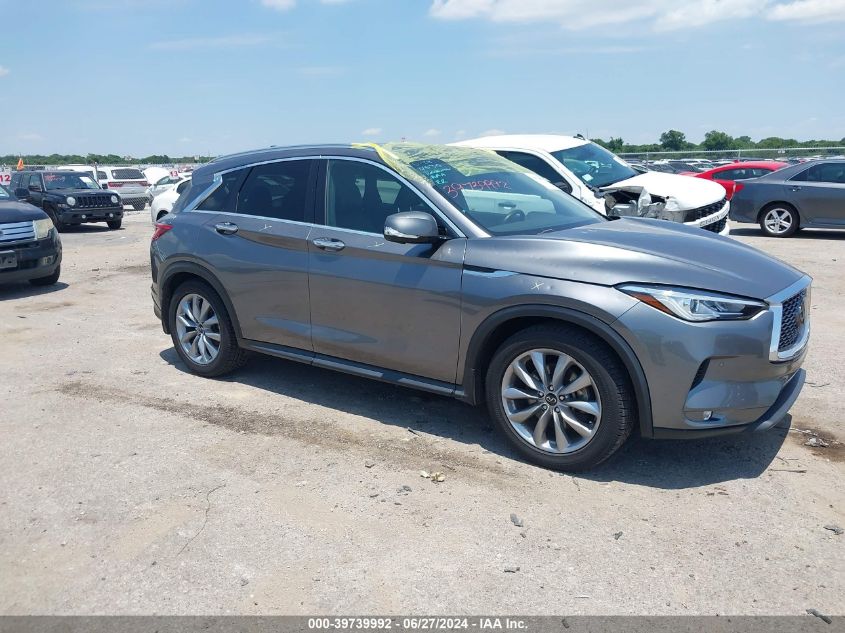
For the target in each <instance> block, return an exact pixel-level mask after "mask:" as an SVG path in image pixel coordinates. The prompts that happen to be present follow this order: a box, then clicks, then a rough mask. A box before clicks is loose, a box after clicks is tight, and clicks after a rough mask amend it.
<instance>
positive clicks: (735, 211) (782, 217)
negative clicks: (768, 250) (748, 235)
mask: <svg viewBox="0 0 845 633" xmlns="http://www.w3.org/2000/svg"><path fill="white" fill-rule="evenodd" d="M731 205H732V206H731V211H730V217H731V219H732V220H734V221H735V222H751V223H754V224H759V225H760V228H761V229H762V230H763V233H765V234H766V235H769V236H771V237H789V236H790V235H794V234H795V233H796V232H797V231H799V230H800V229H807V228H809V229H845V160H819V161H813V162H806V163H799V164H797V165H792V166H790V167H784V168H783V169H779V170H778V171H775V172H772V173H770V174H767V175H765V176H762V177H760V178H754V179H753V180H744V181H742V182H741V183H737V187H736V189H735V191H734V196H733V199H732V201H731Z"/></svg>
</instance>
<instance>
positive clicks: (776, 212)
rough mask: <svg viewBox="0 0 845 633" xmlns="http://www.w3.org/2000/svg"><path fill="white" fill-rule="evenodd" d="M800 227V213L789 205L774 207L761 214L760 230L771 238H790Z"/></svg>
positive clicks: (776, 205)
mask: <svg viewBox="0 0 845 633" xmlns="http://www.w3.org/2000/svg"><path fill="white" fill-rule="evenodd" d="M798 227H799V219H798V212H797V211H796V210H795V209H794V208H793V207H792V206H790V205H788V204H775V205H772V206H770V207H768V208H766V209H764V210H763V212H762V213H761V214H760V228H761V229H762V230H763V233H765V234H766V235H768V236H769V237H789V236H790V235H794V234H795V232H796V231H797V230H798Z"/></svg>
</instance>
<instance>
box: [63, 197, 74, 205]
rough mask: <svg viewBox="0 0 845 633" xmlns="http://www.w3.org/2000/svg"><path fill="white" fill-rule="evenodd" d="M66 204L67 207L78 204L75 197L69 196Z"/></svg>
mask: <svg viewBox="0 0 845 633" xmlns="http://www.w3.org/2000/svg"><path fill="white" fill-rule="evenodd" d="M65 203H67V206H69V207H72V206H73V205H75V204H76V198H74V197H73V196H68V197H67V199H66V200H65Z"/></svg>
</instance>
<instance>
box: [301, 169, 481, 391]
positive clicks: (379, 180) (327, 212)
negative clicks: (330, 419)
mask: <svg viewBox="0 0 845 633" xmlns="http://www.w3.org/2000/svg"><path fill="white" fill-rule="evenodd" d="M323 165H324V167H323V169H321V176H320V181H321V184H322V187H321V189H320V191H319V193H318V198H317V199H318V203H317V218H318V221H319V220H320V219H322V221H323V226H315V227H314V230H313V231H312V233H311V235H310V237H309V240H308V253H309V283H310V297H311V328H312V330H311V332H312V340H313V342H314V351H315V352H316V353H317V354H323V355H326V356H331V357H335V358H341V359H345V360H350V361H354V362H357V363H363V364H366V365H374V366H376V367H381V368H385V369H390V370H394V371H398V372H403V373H407V374H413V375H415V376H421V377H425V378H429V379H433V380H437V381H442V382H447V383H450V384H451V383H454V382H455V372H456V366H457V360H458V339H459V337H460V304H461V273H462V270H463V256H464V250H465V245H466V240H465V239H464V238H460V237H457V236H456V235H455V234H451V235H449V236H448V238H444V240H443V241H441V242H439V243H437V244H434V245H431V244H396V243H393V242H388V241H387V240H385V239H384V234H383V233H384V221H385V219H386V218H387V216H388V215H390V214H392V213H397V212H399V211H412V210H414V211H426V212H430V213H432V214H434V215H435V216H437V212H435V211H433V210H432V208H431V207H430V206H429V205H428V204H427V203H426V202H425V201H424V200H423V199H422V198H421V196H420V195H419V194H417V193H416V192H415V191H414V190H413V189H412V188H411V187H409V186H408V185H407V184H406V183H404V182H403V181H401V180H400V179H399V178H397V177H396V176H395V175H394V174H393V173H392V172H389V171H388V170H387V169H385V168H383V167H381V166H378V165H376V164H374V163H369V162H364V161H360V160H344V159H332V160H328V161H326V162H324V163H323ZM438 221H441V222H442V218H438ZM443 230H444V234H445V231H447V229H446V227H445V224H444V227H443Z"/></svg>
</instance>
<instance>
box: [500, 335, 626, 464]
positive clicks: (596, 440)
mask: <svg viewBox="0 0 845 633" xmlns="http://www.w3.org/2000/svg"><path fill="white" fill-rule="evenodd" d="M538 352H539V353H542V354H543V356H544V358H545V359H546V361H547V362H544V363H543V364H544V365H545V367H546V370H545V374H546V377H547V382H554V383H555V384H553V385H539V381H538V380H535V378H539V372H537V371H536V365H534V364H533V362H534V361H533V358H536V356H534V355H536V354H537V353H538ZM561 354H563V355H564V356H563V357H561V356H560V355H561ZM556 358H563V359H564V362H563V366H564V367H565V368H566V369H565V370H564V371H562V372H561V376H560V378H559V379H558V377H557V372H555V371H554V369H555V368H557V367H558V365H557V362H556V360H555V359H556ZM566 358H568V359H569V360H566ZM520 359H522V360H520ZM570 361H572V362H570ZM515 362H521V363H523V365H522V366H523V367H528V368H529V370H530V368H531V367H534V368H535V369H534V370H533V371H534V373H533V376H534V378H532V377H531V376H529V378H531V379H532V380H533V381H534V382H535V383H536V384H535V386H537V387H540V386H541V387H542V389H543V393H542V394H541V392H539V391H532V394H533V395H532V396H531V400H528V399H524V400H523V399H519V398H518V397H517V398H514V396H513V392H510V395H508V396H506V388H507V389H508V390H509V389H510V388H511V387H512V386H514V385H515V386H516V388H519V385H520V383H521V384H522V385H524V386H525V391H526V393H527V392H528V391H531V390H530V389H529V388H528V386H527V384H528V383H525V382H522V380H521V377H520V374H519V373H518V372H517V371H515V369H514V367H515V366H514V363H515ZM584 374H586V378H585V377H584ZM582 380H585V381H586V380H590V384H589V385H588V386H584V387H583V388H581V389H578V390H576V391H574V393H572V394H569V395H560V394H559V393H558V394H555V393H554V390H551V391H550V390H549V387H555V388H556V389H558V390H559V391H566V389H567V388H568V387H570V386H573V387H574V386H576V383H578V384H584V383H581V381H582ZM485 393H486V402H487V408H488V411H489V412H490V415H491V416H492V417H493V420H494V422H495V424H496V426H498V427H499V430H500V431H501V432H502V433H504V435H505V437H507V438H508V440H509V441H510V442H511V444H512V445H513V446H514V448H515V449H516V450H517V451H518V452H519V453H520V454H521V455H523V456H524V457H526V458H527V459H528V460H529V461H531V462H533V463H535V464H538V465H540V466H544V467H546V468H551V469H554V470H568V471H576V470H586V469H589V468H593V467H595V466H597V465H598V464H600V463H601V462H603V461H604V460H606V459H607V458H608V457H610V456H611V455H612V454H613V453H614V452H616V450H618V449H619V447H620V446H622V444H623V443H624V442H625V440H626V439H627V438H628V436H629V435H630V434H631V430H632V429H633V428H634V424H635V422H636V417H637V416H636V404H635V399H634V390H633V387H632V385H631V379H630V376H629V375H628V372H627V371H626V370H625V367H624V366H623V365H622V363H621V362H620V360H619V359H618V358H617V357H616V355H615V354H614V353H613V352H612V351H611V350H610V349H609V348H608V347H607V346H606V345H605V344H604V342H602V341H601V340H600V339H598V338H596V337H595V336H593V335H591V334H590V333H588V332H586V331H584V330H582V329H580V328H577V327H574V326H568V325H564V324H561V325H538V326H534V327H530V328H527V329H525V330H523V331H521V332H518V333H516V334H514V335H513V336H511V337H510V338H509V339H507V340H506V341H505V342H504V343H502V345H501V346H500V347H499V349H498V350H497V351H496V353H495V355H494V356H493V358H492V360H491V361H490V365H489V366H488V368H487V376H486V384H485ZM535 396H536V397H535ZM550 398H552V400H550ZM567 403H572V405H573V406H572V407H570V406H569V405H568V404H567ZM535 405H536V406H537V407H540V409H539V410H538V412H537V414H536V415H533V416H532V417H530V418H528V419H527V420H526V423H525V424H521V423H515V422H512V420H511V418H509V417H508V416H509V415H511V416H516V417H519V416H520V414H522V415H524V414H525V411H526V410H528V409H533V408H534V406H535ZM575 405H578V408H577V409H576V408H575ZM543 406H545V407H546V409H543V408H542V407H543ZM523 407H524V408H523ZM582 408H583V410H581V409H582ZM596 408H597V409H598V416H596V415H595V409H596ZM588 410H591V412H589V413H588V412H587V411H588ZM544 411H548V416H549V417H548V418H547V419H546V424H545V427H546V428H545V431H544V432H543V433H542V437H543V438H544V441H545V443H541V445H539V446H538V444H537V442H536V432H537V428H538V426H539V425H540V418H539V416H541V415H546V413H544ZM532 422H536V423H535V424H532ZM576 427H577V428H579V429H580V430H578V432H576V431H575V429H576ZM559 428H560V429H563V430H562V431H561V433H562V437H561V436H560V435H559V434H558V429H559ZM585 432H589V433H590V435H589V437H585ZM529 438H530V439H529ZM553 440H554V443H552V442H553ZM558 447H560V448H558Z"/></svg>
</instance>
